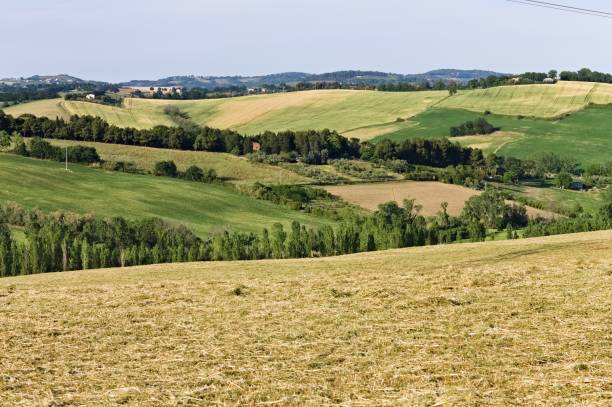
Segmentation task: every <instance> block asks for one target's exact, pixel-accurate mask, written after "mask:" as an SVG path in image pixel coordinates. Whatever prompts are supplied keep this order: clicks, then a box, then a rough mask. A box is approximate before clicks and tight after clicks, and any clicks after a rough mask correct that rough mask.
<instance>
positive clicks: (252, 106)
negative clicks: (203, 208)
mask: <svg viewBox="0 0 612 407" xmlns="http://www.w3.org/2000/svg"><path fill="white" fill-rule="evenodd" d="M610 103H612V85H610V84H596V83H587V82H559V83H557V84H555V85H517V86H501V87H495V88H488V89H477V90H469V91H467V90H466V91H461V92H459V94H457V95H455V96H452V97H449V96H448V92H446V91H427V92H403V93H401V92H376V91H358V90H315V91H303V92H289V93H276V94H268V95H255V96H245V97H236V98H227V99H207V100H192V101H170V100H152V99H126V100H125V106H124V107H121V108H117V107H110V106H105V105H100V104H94V103H87V102H76V101H63V100H61V99H52V100H42V101H36V102H32V103H26V104H21V105H15V106H12V107H9V108H7V109H5V111H6V113H9V114H12V115H15V116H18V115H20V114H24V113H32V114H35V115H39V116H47V117H57V116H59V117H64V118H67V117H69V116H70V115H72V114H77V115H86V114H88V115H94V116H100V117H102V118H103V119H105V120H107V121H108V122H109V123H112V124H116V125H118V126H122V127H128V126H130V127H136V128H150V127H153V126H155V125H169V126H171V125H173V122H172V121H171V120H170V118H169V117H168V116H166V115H164V107H165V106H167V105H175V106H178V107H179V108H180V109H181V110H182V111H183V112H186V113H187V114H188V115H189V116H190V117H191V119H193V120H194V121H195V122H197V123H198V124H200V125H207V126H211V127H217V128H231V129H234V130H237V131H240V132H242V133H244V134H257V133H260V132H263V131H266V130H270V131H282V130H287V129H292V130H307V129H323V128H330V129H335V130H338V131H340V132H341V133H342V134H343V135H345V136H347V137H357V138H359V139H361V140H368V139H374V140H380V139H382V138H390V139H395V140H402V139H404V138H410V137H447V136H448V129H449V128H450V127H451V126H456V125H459V124H461V123H463V122H465V121H467V120H473V119H474V118H477V117H480V116H482V115H483V114H485V113H486V114H489V115H490V116H489V120H490V121H492V122H493V124H494V125H497V126H498V127H501V128H502V130H503V131H504V133H503V134H502V135H501V136H502V137H498V136H500V134H495V135H493V136H490V137H484V138H483V137H476V138H474V137H468V138H467V139H464V140H459V139H458V140H456V141H460V142H462V143H463V144H467V145H474V146H476V147H480V148H483V149H484V150H485V151H486V152H497V153H500V154H510V155H513V156H516V157H519V158H525V157H527V156H528V155H530V154H531V153H533V152H535V151H552V152H555V153H558V154H561V155H565V156H574V157H575V158H576V159H578V160H580V161H582V162H584V163H594V162H603V161H606V160H607V159H608V157H609V156H610V155H611V154H612V151H611V150H610V148H612V147H611V146H612V144H611V143H610V142H609V131H608V129H609V125H610V124H612V123H611V122H610V117H612V116H610V114H609V113H610V109H609V108H608V107H606V106H603V105H607V104H610ZM600 105H601V106H600ZM568 115H569V117H568Z"/></svg>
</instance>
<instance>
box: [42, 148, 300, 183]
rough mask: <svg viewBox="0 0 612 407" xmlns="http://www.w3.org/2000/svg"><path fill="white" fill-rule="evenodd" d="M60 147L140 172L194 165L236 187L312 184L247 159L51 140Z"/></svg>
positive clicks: (191, 152) (213, 154) (212, 154)
mask: <svg viewBox="0 0 612 407" xmlns="http://www.w3.org/2000/svg"><path fill="white" fill-rule="evenodd" d="M49 141H50V142H51V144H53V145H57V146H67V145H86V146H91V147H95V149H96V151H98V154H99V155H100V157H101V158H102V159H103V160H106V161H130V162H133V163H135V164H136V165H137V166H138V168H141V169H144V170H147V171H151V170H152V169H153V167H154V166H155V163H156V162H158V161H163V160H172V161H174V162H175V163H176V165H177V167H178V169H179V170H180V171H184V170H185V169H186V168H187V167H189V166H190V165H197V166H199V167H201V168H207V169H208V168H212V169H214V170H215V171H216V172H217V175H219V176H220V177H222V178H224V179H226V180H229V181H231V182H235V183H240V184H242V183H244V184H253V183H255V182H262V183H268V184H274V183H279V182H282V183H283V184H303V183H310V182H312V180H311V179H309V178H306V177H302V176H299V175H297V174H296V173H294V172H291V171H288V170H285V169H283V168H280V167H275V166H271V165H265V164H257V163H253V162H251V161H249V160H248V159H246V158H244V157H237V156H234V155H231V154H224V153H211V152H206V151H180V150H170V149H162V148H149V147H136V146H124V145H119V144H105V143H92V142H82V141H69V140H49Z"/></svg>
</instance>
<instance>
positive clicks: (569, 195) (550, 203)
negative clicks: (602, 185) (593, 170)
mask: <svg viewBox="0 0 612 407" xmlns="http://www.w3.org/2000/svg"><path fill="white" fill-rule="evenodd" d="M496 187H497V188H500V189H502V190H505V191H508V192H510V193H512V194H514V195H516V196H524V197H527V198H530V199H535V200H537V201H539V202H541V203H542V205H543V208H544V209H546V210H549V211H552V212H557V213H564V212H567V211H572V210H573V209H574V208H576V206H577V205H580V206H581V207H582V208H583V209H584V211H585V212H591V213H593V212H596V211H598V210H599V208H600V207H601V204H602V203H601V202H602V201H601V198H600V196H599V192H597V191H594V190H592V191H588V192H580V191H571V190H567V189H559V188H555V187H553V186H552V185H546V186H543V187H540V186H530V185H529V184H527V185H507V184H496Z"/></svg>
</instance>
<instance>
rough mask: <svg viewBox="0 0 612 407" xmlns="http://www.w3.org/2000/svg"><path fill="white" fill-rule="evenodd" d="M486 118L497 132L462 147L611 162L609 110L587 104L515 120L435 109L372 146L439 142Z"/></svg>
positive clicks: (466, 139)
mask: <svg viewBox="0 0 612 407" xmlns="http://www.w3.org/2000/svg"><path fill="white" fill-rule="evenodd" d="M480 117H484V118H485V119H486V120H487V121H488V122H490V123H491V124H492V125H493V126H495V127H497V128H500V129H501V132H496V133H494V134H490V135H480V136H465V137H455V138H453V141H457V142H459V143H461V144H463V145H469V146H472V147H478V148H481V149H483V150H484V151H485V152H487V153H497V154H503V155H510V156H513V157H518V158H528V157H529V156H531V155H532V154H534V153H535V152H553V153H556V154H558V155H561V156H564V157H572V158H574V159H576V160H578V161H580V162H582V163H584V164H591V163H593V164H596V163H604V162H607V161H610V159H611V157H612V136H611V134H610V128H612V106H606V105H590V106H588V107H586V108H584V109H582V110H580V111H577V112H575V113H573V114H571V115H569V116H567V117H564V118H563V119H559V120H550V119H549V120H546V119H534V118H527V117H525V118H518V117H516V116H504V115H499V114H489V115H483V114H482V113H478V112H472V111H469V110H463V109H450V108H438V107H436V108H434V109H429V110H427V111H425V112H423V113H420V114H418V115H416V116H415V117H413V118H412V119H410V120H408V121H406V122H403V123H400V124H398V125H395V126H394V128H393V129H392V131H391V132H389V133H387V134H384V135H382V136H378V137H377V138H375V139H374V141H378V140H382V139H387V138H388V139H392V140H395V141H400V140H404V139H409V138H443V137H448V136H449V129H450V127H451V126H457V125H459V124H461V123H465V122H466V121H471V120H475V119H477V118H480Z"/></svg>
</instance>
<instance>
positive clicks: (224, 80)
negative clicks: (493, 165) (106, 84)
mask: <svg viewBox="0 0 612 407" xmlns="http://www.w3.org/2000/svg"><path fill="white" fill-rule="evenodd" d="M503 75H507V74H503V73H499V72H493V71H484V70H460V69H439V70H434V71H429V72H425V73H422V74H407V75H406V74H396V73H388V72H379V71H358V70H347V71H336V72H328V73H321V74H309V73H305V72H283V73H276V74H270V75H261V76H196V75H184V76H170V77H167V78H162V79H158V80H132V81H129V82H123V83H121V85H125V86H184V87H187V88H195V87H199V88H208V89H213V88H216V87H229V86H240V87H242V86H247V87H261V86H265V85H281V84H283V83H284V84H295V83H298V82H339V83H342V84H355V85H380V84H383V83H418V82H420V81H425V80H427V81H437V80H442V81H448V80H456V81H460V82H467V81H469V80H472V79H480V78H485V77H487V76H503Z"/></svg>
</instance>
